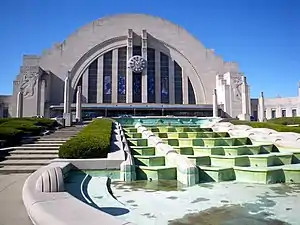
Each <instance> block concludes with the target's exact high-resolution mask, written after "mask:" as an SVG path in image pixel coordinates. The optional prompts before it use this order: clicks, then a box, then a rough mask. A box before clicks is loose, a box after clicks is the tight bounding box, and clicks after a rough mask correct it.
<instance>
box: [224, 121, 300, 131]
mask: <svg viewBox="0 0 300 225" xmlns="http://www.w3.org/2000/svg"><path fill="white" fill-rule="evenodd" d="M230 122H231V123H232V124H234V125H248V126H251V127H253V128H269V129H273V130H276V131H278V132H295V133H300V127H289V126H285V125H281V124H276V123H271V122H249V121H241V120H234V121H230Z"/></svg>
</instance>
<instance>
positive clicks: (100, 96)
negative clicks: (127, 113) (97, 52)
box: [97, 55, 103, 103]
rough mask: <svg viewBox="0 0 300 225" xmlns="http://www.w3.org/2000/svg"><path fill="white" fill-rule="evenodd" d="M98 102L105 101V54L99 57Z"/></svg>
mask: <svg viewBox="0 0 300 225" xmlns="http://www.w3.org/2000/svg"><path fill="white" fill-rule="evenodd" d="M97 81H98V83H97V103H103V55H102V56H100V57H99V58H98V71H97Z"/></svg>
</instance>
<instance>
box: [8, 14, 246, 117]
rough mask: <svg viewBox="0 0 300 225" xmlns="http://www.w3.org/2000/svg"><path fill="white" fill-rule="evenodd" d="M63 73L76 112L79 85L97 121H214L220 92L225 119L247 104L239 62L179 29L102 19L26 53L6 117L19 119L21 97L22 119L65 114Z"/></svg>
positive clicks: (128, 17)
mask: <svg viewBox="0 0 300 225" xmlns="http://www.w3.org/2000/svg"><path fill="white" fill-rule="evenodd" d="M66 76H69V79H70V91H69V92H70V93H69V95H70V96H71V99H72V100H73V104H72V108H74V107H75V100H76V90H77V89H78V87H79V86H80V87H81V90H82V102H83V110H84V111H85V112H89V113H93V114H95V115H96V116H100V115H107V116H111V115H118V114H131V115H133V114H135V115H168V114H173V115H187V114H189V115H198V116H209V115H212V105H213V93H215V92H214V89H215V88H216V89H217V91H216V94H218V98H217V99H218V104H219V107H220V108H222V109H223V110H224V111H225V112H226V113H227V114H228V115H230V116H234V117H236V116H239V115H240V114H243V113H245V112H246V111H247V110H248V111H249V107H250V99H249V88H248V85H247V83H246V79H244V77H243V75H242V74H241V73H240V72H239V69H238V66H237V64H236V63H233V62H224V61H223V59H222V58H221V57H219V56H217V55H215V53H214V51H213V50H211V49H206V48H205V47H204V46H203V45H202V44H201V43H200V42H199V41H198V40H197V39H196V38H194V37H193V36H192V35H191V34H189V33H188V32H187V31H186V30H184V29H183V28H181V27H179V26H178V25H175V24H173V23H171V22H169V21H166V20H164V19H161V18H158V17H153V16H148V15H140V14H124V15H116V16H111V17H105V18H102V19H99V20H96V21H94V22H92V23H90V24H88V25H86V26H84V27H82V28H80V29H79V30H77V31H76V32H75V33H73V34H72V35H71V36H69V37H68V38H67V39H66V40H65V41H64V42H62V43H59V44H55V45H54V46H53V47H52V48H50V49H48V50H45V51H44V52H43V53H42V54H41V55H25V56H24V57H23V65H22V66H21V69H20V74H19V75H18V76H17V77H16V79H15V81H14V83H13V89H14V92H13V95H12V96H10V97H7V99H8V100H6V101H7V102H8V103H7V104H6V105H8V113H7V114H9V115H11V116H16V114H17V111H18V108H20V105H19V106H17V102H18V101H19V100H20V99H19V98H20V96H21V98H22V115H23V116H36V115H40V116H45V117H52V116H57V115H59V114H62V110H63V102H64V80H65V78H66ZM20 93H21V95H20ZM243 98H244V99H243ZM72 100H71V101H72ZM243 102H244V104H242V103H243ZM245 107H246V108H245ZM245 110H246V111H245ZM6 111H7V110H6ZM246 113H247V112H246Z"/></svg>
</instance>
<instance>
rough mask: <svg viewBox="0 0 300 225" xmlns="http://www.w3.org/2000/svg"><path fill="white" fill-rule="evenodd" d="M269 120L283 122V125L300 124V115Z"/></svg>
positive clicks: (277, 122)
mask: <svg viewBox="0 0 300 225" xmlns="http://www.w3.org/2000/svg"><path fill="white" fill-rule="evenodd" d="M268 122H270V123H276V124H281V125H295V124H300V117H281V118H274V119H270V120H268Z"/></svg>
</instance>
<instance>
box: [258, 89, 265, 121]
mask: <svg viewBox="0 0 300 225" xmlns="http://www.w3.org/2000/svg"><path fill="white" fill-rule="evenodd" d="M258 108H259V109H258V110H259V114H258V119H259V122H263V121H264V120H265V99H264V93H263V92H261V93H260V96H259V99H258Z"/></svg>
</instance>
